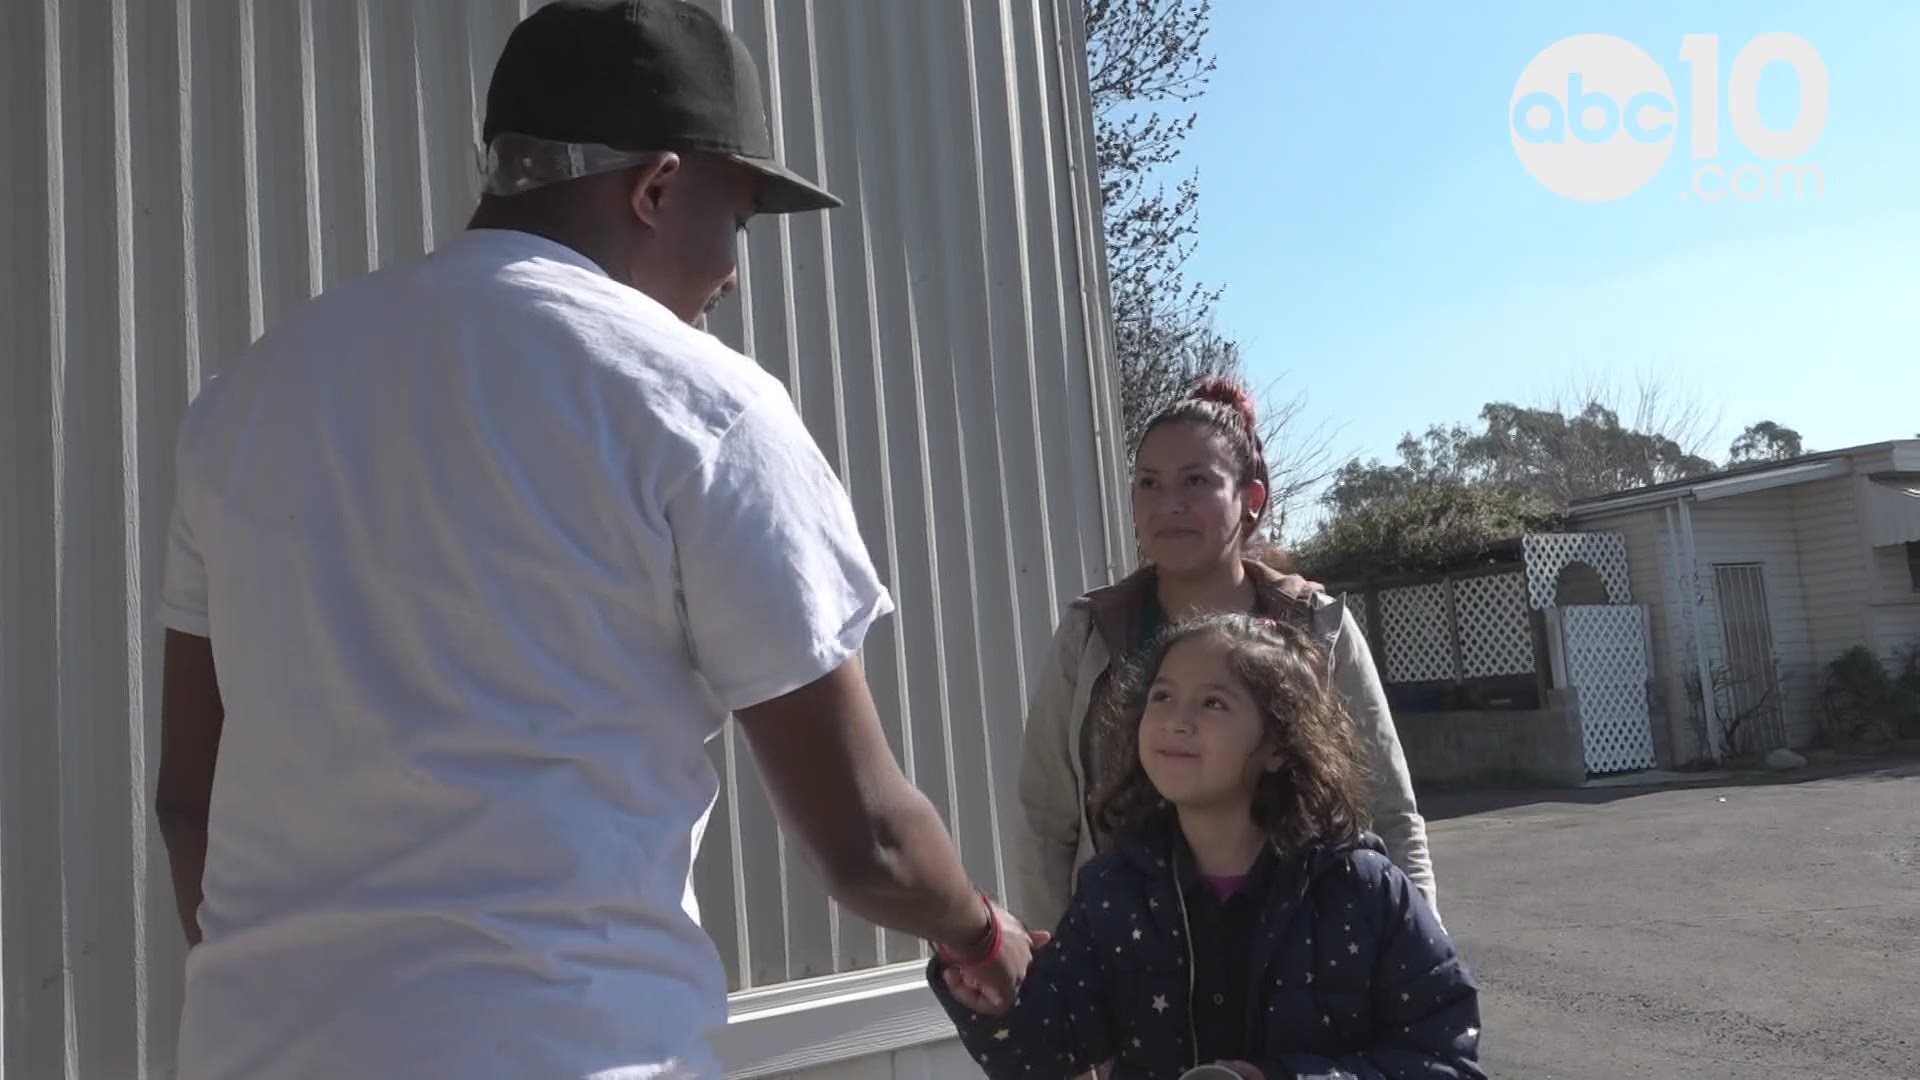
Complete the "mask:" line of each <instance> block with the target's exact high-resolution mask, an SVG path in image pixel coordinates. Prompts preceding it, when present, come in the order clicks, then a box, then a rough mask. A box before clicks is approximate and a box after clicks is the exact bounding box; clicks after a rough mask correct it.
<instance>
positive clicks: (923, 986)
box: [715, 960, 955, 1080]
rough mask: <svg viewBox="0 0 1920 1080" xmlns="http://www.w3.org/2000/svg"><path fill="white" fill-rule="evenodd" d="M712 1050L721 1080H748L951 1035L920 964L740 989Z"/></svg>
mask: <svg viewBox="0 0 1920 1080" xmlns="http://www.w3.org/2000/svg"><path fill="white" fill-rule="evenodd" d="M727 1006H728V1013H729V1015H728V1017H727V1026H726V1028H725V1030H724V1031H723V1032H722V1033H721V1034H720V1035H719V1036H717V1037H716V1038H715V1048H716V1049H717V1050H718V1052H719V1054H720V1061H721V1064H723V1065H724V1066H725V1067H726V1070H727V1080H749V1078H751V1077H763V1076H773V1075H778V1074H780V1073H786V1072H795V1071H798V1070H800V1069H807V1068H812V1067H814V1066H819V1065H831V1064H834V1063H835V1062H841V1061H847V1060H849V1059H852V1058H860V1057H869V1056H871V1055H874V1054H886V1053H892V1052H893V1051H895V1050H904V1049H906V1048H908V1047H912V1046H923V1045H925V1044H927V1043H932V1042H939V1041H942V1040H944V1039H952V1038H954V1037H955V1033H954V1028H953V1021H951V1020H949V1019H948V1018H947V1014H946V1011H945V1010H944V1009H942V1008H941V1007H940V1003H939V1001H937V1000H936V999H935V998H934V996H933V991H932V990H930V989H928V987H927V965H926V962H925V961H924V960H917V961H912V962H910V963H905V964H893V965H889V966H887V967H883V968H874V969H872V970H870V971H856V972H850V973H848V974H845V975H829V976H827V977H825V978H820V979H809V980H807V981H805V982H795V983H786V984H783V985H780V986H772V987H768V988H766V989H764V990H747V991H743V992H741V993H738V994H734V995H732V996H731V997H730V998H729V999H728V1000H727Z"/></svg>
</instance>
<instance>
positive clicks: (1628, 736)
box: [1560, 605, 1654, 773]
mask: <svg viewBox="0 0 1920 1080" xmlns="http://www.w3.org/2000/svg"><path fill="white" fill-rule="evenodd" d="M1560 612H1561V616H1560V617H1561V620H1562V621H1561V626H1562V633H1563V635H1564V641H1565V649H1566V658H1567V683H1568V685H1570V686H1572V687H1573V688H1574V689H1575V690H1576V691H1577V692H1578V694H1579V700H1580V735H1581V741H1582V742H1583V744H1584V746H1585V750H1586V758H1587V771H1588V772H1595V773H1607V772H1621V771H1623V770H1627V769H1650V768H1652V767H1653V764H1654V758H1653V723H1652V718H1651V717H1650V716H1649V715H1648V712H1647V611H1646V609H1645V608H1644V607H1640V606H1638V605H1611V606H1604V607H1603V606H1598V605H1594V606H1586V605H1578V606H1568V607H1564V608H1561V609H1560Z"/></svg>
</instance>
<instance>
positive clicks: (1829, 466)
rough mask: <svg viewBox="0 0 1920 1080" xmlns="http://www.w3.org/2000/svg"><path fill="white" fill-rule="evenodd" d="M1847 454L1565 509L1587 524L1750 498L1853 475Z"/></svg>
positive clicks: (1631, 493)
mask: <svg viewBox="0 0 1920 1080" xmlns="http://www.w3.org/2000/svg"><path fill="white" fill-rule="evenodd" d="M1848 453H1851V451H1838V452H1836V453H1835V455H1834V456H1832V457H1827V458H1822V459H1820V460H1818V461H1801V462H1796V463H1794V464H1791V465H1782V466H1779V467H1778V468H1772V469H1761V470H1756V471H1754V472H1749V473H1742V474H1740V475H1738V476H1725V477H1719V478H1715V477H1711V476H1709V477H1703V478H1702V479H1701V480H1700V481H1699V482H1697V483H1693V484H1682V485H1676V486H1674V487H1665V488H1660V489H1657V490H1652V491H1627V492H1622V493H1621V494H1618V495H1603V496H1601V497H1600V498H1598V499H1597V500H1595V501H1593V502H1590V503H1585V504H1578V503H1576V504H1575V505H1573V506H1572V507H1569V508H1568V510H1567V518H1568V519H1569V520H1571V521H1589V520H1591V519H1593V518H1597V517H1605V516H1607V515H1610V514H1625V513H1631V512H1632V511H1635V510H1645V509H1647V508H1649V507H1655V506H1660V505H1661V504H1663V503H1666V504H1671V503H1674V502H1677V501H1679V500H1681V499H1687V498H1691V499H1694V500H1695V501H1697V502H1711V501H1713V500H1714V499H1724V498H1728V497H1729V496H1733V495H1750V494H1752V493H1754V492H1756V491H1765V490H1767V489H1768V488H1776V487H1785V486H1787V485H1789V484H1808V483H1812V482H1813V481H1815V480H1830V479H1833V478H1834V477H1839V476H1847V475H1850V474H1851V473H1852V472H1853V459H1852V458H1850V457H1847V456H1846V454H1848Z"/></svg>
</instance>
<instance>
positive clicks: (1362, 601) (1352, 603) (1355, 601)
mask: <svg viewBox="0 0 1920 1080" xmlns="http://www.w3.org/2000/svg"><path fill="white" fill-rule="evenodd" d="M1346 601H1347V610H1348V611H1351V612H1353V621H1354V622H1356V623H1358V624H1359V625H1360V632H1361V633H1363V634H1364V633H1366V632H1367V594H1366V593H1363V592H1350V593H1347V594H1346Z"/></svg>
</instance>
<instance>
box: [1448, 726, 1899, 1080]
mask: <svg viewBox="0 0 1920 1080" xmlns="http://www.w3.org/2000/svg"><path fill="white" fill-rule="evenodd" d="M1421 803H1422V809H1423V810H1424V811H1426V813H1427V815H1428V818H1429V821H1430V824H1429V828H1430V830H1431V835H1432V839H1433V851H1434V858H1435V861H1436V870H1437V872H1438V875H1439V882H1440V910H1441V915H1442V917H1443V919H1444V920H1445V921H1446V923H1447V926H1448V928H1449V929H1450V930H1451V931H1452V932H1453V933H1454V935H1455V937H1456V939H1457V940H1458V941H1459V943H1460V947H1461V949H1462V951H1463V952H1464V953H1465V955H1466V957H1467V961H1468V963H1469V964H1470V965H1471V966H1472V968H1473V969H1474V971H1475V972H1476V974H1477V975H1478V976H1479V978H1480V982H1481V987H1482V991H1481V993H1482V997H1481V1002H1482V1014H1483V1021H1484V1035H1483V1039H1484V1042H1483V1055H1484V1060H1485V1062H1486V1067H1487V1070H1488V1073H1489V1075H1490V1076H1493V1077H1497V1078H1503V1080H1504V1078H1513V1080H1624V1078H1637V1077H1647V1078H1658V1080H1681V1078H1684V1080H1693V1078H1699V1080H1776V1078H1795V1080H1799V1078H1807V1080H1814V1078H1820V1080H1825V1078H1833V1080H1916V1078H1920V761H1916V760H1911V759H1909V760H1905V761H1891V762H1889V761H1880V762H1870V763H1869V762H1859V761H1855V762H1851V763H1846V764H1842V765H1840V766H1837V767H1829V768H1826V769H1824V770H1808V771H1805V772H1801V773H1790V774H1779V775H1759V776H1744V777H1738V778H1735V779H1733V780H1731V781H1727V780H1722V781H1719V782H1716V783H1713V784H1711V785H1700V786H1684V787H1669V788H1655V789H1648V788H1609V789H1599V790H1595V789H1582V790H1577V791H1561V792H1539V793H1518V792H1508V793H1493V794H1473V795H1458V794H1444V793H1442V794H1434V795H1428V794H1425V793H1423V794H1422V798H1421Z"/></svg>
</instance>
